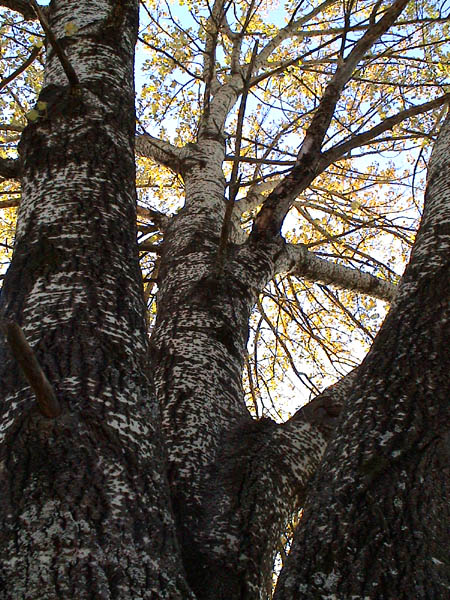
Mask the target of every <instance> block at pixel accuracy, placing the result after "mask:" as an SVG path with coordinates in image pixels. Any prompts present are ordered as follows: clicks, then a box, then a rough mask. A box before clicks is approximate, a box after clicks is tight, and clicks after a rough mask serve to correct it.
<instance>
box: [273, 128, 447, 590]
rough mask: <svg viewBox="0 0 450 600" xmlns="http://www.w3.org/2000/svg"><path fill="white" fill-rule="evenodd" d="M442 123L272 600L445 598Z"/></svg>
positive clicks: (444, 140) (444, 186)
mask: <svg viewBox="0 0 450 600" xmlns="http://www.w3.org/2000/svg"><path fill="white" fill-rule="evenodd" d="M449 149H450V117H448V118H447V121H446V123H445V125H444V127H443V129H442V131H441V134H440V136H439V139H438V141H437V143H436V146H435V148H434V151H433V155H432V158H431V163H430V167H429V181H428V187H427V193H426V200H425V212H424V215H423V219H422V224H421V226H420V229H419V232H418V234H417V239H416V242H415V245H414V249H413V252H412V256H411V262H410V264H409V266H408V268H407V270H406V272H405V275H404V277H403V279H402V282H401V287H400V289H399V293H398V297H397V300H396V302H395V304H394V306H393V308H392V309H391V312H390V313H389V315H388V317H387V318H386V321H385V323H384V324H383V326H382V329H381V331H380V333H379V334H378V336H377V338H376V340H375V342H374V345H373V347H372V349H371V351H370V353H369V355H368V356H367V358H366V360H365V361H364V362H363V364H362V366H361V367H360V372H359V374H358V379H357V383H356V385H355V386H354V388H353V390H352V392H351V395H350V396H349V398H348V401H347V403H346V405H345V407H344V411H343V417H344V418H343V420H342V422H341V425H340V428H339V429H338V431H337V433H336V435H335V437H334V438H333V440H332V441H331V442H330V445H329V447H328V449H327V452H326V455H325V459H324V461H323V463H322V465H321V468H320V472H319V473H318V476H317V478H316V481H315V484H314V487H313V489H312V491H311V493H310V495H309V496H308V501H307V504H306V507H305V511H304V515H303V518H302V520H301V523H300V526H299V527H298V530H297V534H296V536H295V542H294V545H293V549H292V551H291V554H290V557H289V561H288V564H287V566H286V568H285V569H284V570H283V572H282V574H281V577H280V581H279V584H278V586H277V590H276V594H275V598H276V600H294V599H295V600H300V599H302V600H303V599H305V600H309V599H311V600H313V599H314V600H316V599H323V600H325V598H326V599H329V598H336V599H338V598H339V599H344V598H345V599H347V598H355V599H358V600H359V599H363V598H370V599H372V598H377V599H379V600H388V599H391V598H395V599H396V600H410V599H412V598H414V599H429V600H435V599H437V598H447V597H448V595H449V590H450V569H449V549H448V542H449V537H448V524H449V522H450V505H449V501H448V500H449V492H450V470H449V458H450V453H449V439H450V431H449V425H450V420H449V373H450V353H449V346H448V344H449V339H450V327H449V325H450V303H449V298H450V277H449V256H450V153H449Z"/></svg>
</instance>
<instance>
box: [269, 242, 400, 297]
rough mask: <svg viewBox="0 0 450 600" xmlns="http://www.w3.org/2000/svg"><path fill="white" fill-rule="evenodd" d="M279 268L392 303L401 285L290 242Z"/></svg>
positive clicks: (279, 262)
mask: <svg viewBox="0 0 450 600" xmlns="http://www.w3.org/2000/svg"><path fill="white" fill-rule="evenodd" d="M276 271H277V272H278V273H283V272H286V273H290V274H291V275H295V276H297V277H303V278H305V279H307V280H308V281H313V282H321V283H324V284H331V285H335V286H336V287H340V288H343V289H346V290H351V291H354V292H359V293H361V294H367V295H368V296H372V297H374V298H379V299H380V300H384V301H385V302H392V301H393V300H394V298H395V296H396V293H397V286H396V285H394V284H392V283H390V282H389V281H384V280H382V279H379V278H378V277H374V276H373V275H370V274H369V273H364V272H362V271H359V270H358V269H350V268H349V267H344V266H343V265H339V264H337V263H333V262H330V261H328V260H324V259H323V258H319V257H318V256H316V255H315V254H313V253H312V252H308V250H307V249H306V248H305V247H304V246H303V245H301V244H298V245H293V244H286V246H285V252H284V253H283V255H281V256H280V257H279V259H278V261H277V264H276Z"/></svg>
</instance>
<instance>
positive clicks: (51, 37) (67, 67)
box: [30, 0, 80, 87]
mask: <svg viewBox="0 0 450 600" xmlns="http://www.w3.org/2000/svg"><path fill="white" fill-rule="evenodd" d="M30 4H31V6H32V8H33V10H34V12H35V13H36V16H37V18H38V19H39V23H40V24H41V27H42V29H43V30H44V32H45V35H46V36H47V39H48V41H49V42H50V45H51V47H52V48H53V50H54V51H55V53H56V56H57V57H58V58H59V61H60V63H61V66H62V68H63V69H64V73H65V74H66V76H67V79H68V80H69V83H70V85H71V86H72V87H74V86H77V85H79V83H80V80H79V79H78V75H77V74H76V73H75V70H74V68H73V67H72V65H71V64H70V61H69V59H68V58H67V56H66V53H65V52H64V50H63V49H62V47H61V45H60V43H59V42H58V40H57V39H56V37H55V34H54V33H53V31H52V30H51V29H50V27H49V25H48V23H47V19H46V17H45V14H44V12H43V10H42V7H40V6H39V4H38V3H37V2H36V0H30Z"/></svg>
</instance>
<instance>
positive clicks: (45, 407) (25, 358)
mask: <svg viewBox="0 0 450 600" xmlns="http://www.w3.org/2000/svg"><path fill="white" fill-rule="evenodd" d="M2 325H3V329H4V330H5V333H6V338H7V340H8V344H9V346H10V348H11V352H12V354H13V356H14V358H15V359H16V361H17V362H18V363H19V365H20V367H21V368H22V371H23V373H24V375H25V378H26V379H27V381H28V383H29V384H30V387H31V389H32V390H33V392H34V394H35V396H36V400H37V404H38V407H39V411H40V412H41V413H42V414H43V415H44V417H47V418H49V419H54V418H56V417H58V416H59V415H60V414H61V407H60V405H59V402H58V399H57V397H56V394H55V392H54V390H53V387H52V386H51V384H50V382H49V381H48V379H47V377H46V376H45V373H44V371H43V370H42V367H41V366H40V364H39V363H38V360H37V358H36V355H35V353H34V351H33V349H32V348H31V346H30V345H29V344H28V342H27V340H26V337H25V335H24V333H23V331H22V328H21V327H20V326H19V325H17V323H14V322H13V321H6V322H5V323H3V324H2Z"/></svg>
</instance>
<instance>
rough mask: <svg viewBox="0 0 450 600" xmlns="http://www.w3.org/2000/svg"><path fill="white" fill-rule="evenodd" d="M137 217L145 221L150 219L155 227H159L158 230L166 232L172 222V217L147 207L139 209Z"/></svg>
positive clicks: (139, 207)
mask: <svg viewBox="0 0 450 600" xmlns="http://www.w3.org/2000/svg"><path fill="white" fill-rule="evenodd" d="M137 216H138V217H142V218H143V219H148V220H149V221H152V223H154V224H155V225H157V227H158V229H160V230H161V231H164V229H165V228H166V227H167V225H168V224H169V221H170V217H168V216H167V215H165V214H164V213H162V212H159V211H158V210H154V209H152V208H146V207H145V206H138V207H137Z"/></svg>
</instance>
